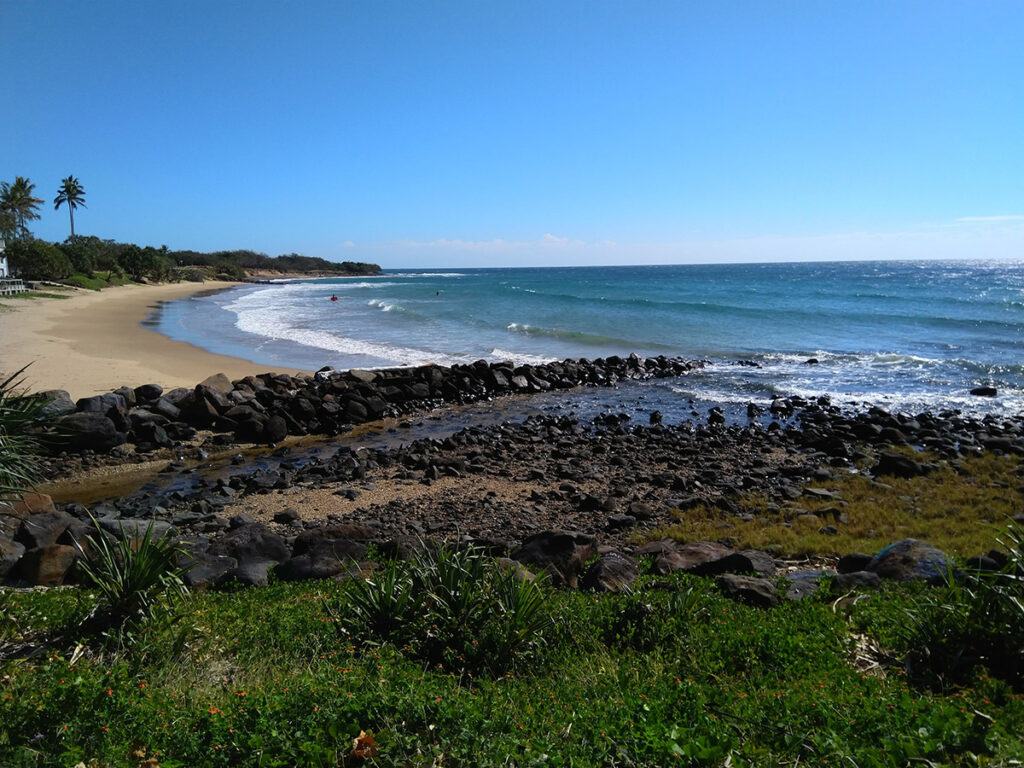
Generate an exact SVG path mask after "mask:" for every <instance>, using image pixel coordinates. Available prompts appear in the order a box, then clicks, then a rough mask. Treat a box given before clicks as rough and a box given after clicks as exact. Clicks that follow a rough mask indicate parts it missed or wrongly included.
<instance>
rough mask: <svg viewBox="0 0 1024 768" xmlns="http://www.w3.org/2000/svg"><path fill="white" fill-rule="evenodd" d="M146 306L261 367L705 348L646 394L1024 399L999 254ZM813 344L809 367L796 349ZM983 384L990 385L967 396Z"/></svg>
mask: <svg viewBox="0 0 1024 768" xmlns="http://www.w3.org/2000/svg"><path fill="white" fill-rule="evenodd" d="M332 295H335V296H337V297H338V300H337V301H333V302H332V301H330V297H331V296H332ZM157 320H158V329H159V330H160V331H161V332H163V333H165V334H167V335H168V336H171V337H172V338H176V339H180V340H184V341H188V342H191V343H193V344H196V345H197V346H200V347H203V348H206V349H209V350H211V351H214V352H220V353H223V354H230V355H234V356H238V357H243V358H246V359H249V360H252V361H254V362H257V363H260V364H266V365H267V366H268V367H279V368H280V367H284V368H306V369H317V368H320V367H322V366H324V365H330V366H332V367H335V368H351V367H375V366H393V365H415V364H420V363H427V362H434V363H442V364H452V363H457V362H462V363H465V362H472V361H473V360H477V359H480V358H484V359H488V360H508V359H511V360H515V361H518V362H539V361H543V360H552V359H563V358H567V357H572V358H577V357H589V358H594V357H604V356H608V355H612V354H618V355H626V354H629V353H631V352H636V353H638V354H640V355H660V354H664V355H680V356H684V357H690V358H707V359H709V360H711V362H712V365H711V366H710V367H709V368H708V369H707V370H705V371H704V372H702V373H699V374H693V375H690V376H688V377H686V378H685V379H680V380H676V381H674V382H672V383H671V384H661V385H658V386H656V387H654V388H653V389H652V390H651V392H650V393H649V396H651V397H654V398H655V399H658V398H662V399H664V398H669V399H671V398H675V399H679V398H683V399H686V400H688V399H691V398H692V399H694V400H697V401H700V402H701V403H704V402H714V403H722V404H730V403H746V402H747V401H754V402H767V401H768V400H770V399H771V398H772V397H775V396H778V395H789V394H802V395H819V394H830V395H832V396H833V397H836V398H840V399H842V400H847V401H853V400H856V401H866V402H872V403H878V404H880V405H885V406H888V407H902V408H906V409H908V410H910V409H912V410H924V409H937V408H962V409H966V410H991V409H995V410H1001V411H1011V412H1014V413H1020V412H1021V409H1022V406H1024V396H1022V379H1024V368H1022V363H1024V267H1022V265H1021V264H1020V263H1015V262H995V263H980V262H970V263H951V262H843V263H790V264H735V265H687V266H650V267H583V268H523V269H465V270H443V271H441V270H436V271H419V272H386V273H385V274H383V275H381V276H380V277H375V278H341V279H321V280H305V281H286V282H281V283H276V284H273V285H259V286H245V287H240V288H236V289H232V290H229V291H226V292H223V293H219V294H215V295H212V296H205V297H194V298H191V299H186V300H182V301H178V302H173V303H171V304H169V305H167V306H166V307H165V308H164V309H163V311H162V312H161V313H160V315H159V318H158V319H157ZM812 357H813V358H817V359H818V361H819V364H818V365H816V366H810V365H807V364H806V362H805V361H806V360H808V359H809V358H812ZM736 360H746V361H750V362H753V363H757V364H758V365H759V366H761V367H760V368H754V367H748V366H737V365H735V361H736ZM983 384H984V385H992V386H995V387H996V388H997V389H998V390H999V392H1000V394H999V396H998V397H997V398H995V399H994V400H988V399H986V400H984V401H982V400H980V399H979V398H976V397H971V396H970V395H969V394H968V392H969V390H970V389H971V388H972V387H976V386H979V385H983Z"/></svg>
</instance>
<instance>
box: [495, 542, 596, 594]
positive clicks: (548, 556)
mask: <svg viewBox="0 0 1024 768" xmlns="http://www.w3.org/2000/svg"><path fill="white" fill-rule="evenodd" d="M595 554H597V545H596V541H595V539H594V537H593V536H591V535H589V534H586V533H579V532H576V531H544V532H542V533H538V534H534V535H533V536H531V537H529V538H528V539H526V541H524V542H523V546H522V547H520V548H519V549H518V550H516V551H515V552H514V553H512V559H513V560H516V561H518V562H520V563H523V564H525V565H529V566H534V567H535V568H543V569H545V570H547V572H548V573H549V575H550V576H551V582H552V583H553V584H554V585H555V586H563V585H564V586H569V587H575V586H576V584H577V579H578V577H579V574H580V572H581V571H582V570H583V566H584V565H585V564H586V562H587V560H589V559H590V558H591V557H593V556H594V555H595Z"/></svg>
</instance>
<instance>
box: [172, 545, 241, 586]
mask: <svg viewBox="0 0 1024 768" xmlns="http://www.w3.org/2000/svg"><path fill="white" fill-rule="evenodd" d="M178 567H180V568H184V569H186V570H185V575H184V576H182V581H184V582H185V584H186V586H189V587H205V586H209V585H212V584H217V583H219V582H221V581H224V580H226V578H227V575H228V574H229V573H230V572H231V571H233V570H234V569H235V568H237V567H238V561H237V560H235V558H233V557H228V556H226V555H211V554H210V553H209V552H204V551H198V552H189V553H188V554H186V555H183V556H182V557H180V558H179V559H178Z"/></svg>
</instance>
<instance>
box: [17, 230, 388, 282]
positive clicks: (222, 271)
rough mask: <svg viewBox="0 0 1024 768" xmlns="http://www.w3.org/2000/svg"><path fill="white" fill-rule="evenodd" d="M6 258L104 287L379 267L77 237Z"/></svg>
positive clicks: (28, 272) (35, 272) (38, 276)
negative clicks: (155, 246)
mask: <svg viewBox="0 0 1024 768" xmlns="http://www.w3.org/2000/svg"><path fill="white" fill-rule="evenodd" d="M5 255H6V256H7V257H8V260H9V263H10V266H11V268H12V270H13V271H14V272H15V273H16V274H18V275H19V276H21V277H23V278H25V279H28V280H50V281H60V282H67V283H69V284H71V285H78V286H79V287H88V288H99V287H103V286H105V285H116V284H119V283H123V282H127V281H158V282H163V281H168V280H196V281H201V280H206V279H223V280H244V279H246V278H247V277H248V276H249V275H250V274H258V273H267V274H281V275H288V274H299V275H310V274H323V275H349V274H356V275H373V274H377V273H378V272H380V267H379V266H378V265H376V264H367V263H364V262H352V261H343V262H333V261H327V260H326V259H320V258H317V257H313V256H302V255H299V254H295V253H291V254H285V255H282V256H277V257H270V256H267V255H266V254H262V253H256V252H255V251H247V250H236V251H216V252H213V253H200V252H198V251H172V250H169V249H168V248H167V246H161V247H159V248H154V247H153V246H139V245H136V244H135V243H119V242H117V241H114V240H101V239H100V238H98V237H95V236H82V235H75V236H73V237H70V238H68V239H67V240H65V241H64V242H63V243H50V242H47V241H45V240H38V239H34V238H16V239H14V240H12V241H10V242H8V243H7V250H6V253H5Z"/></svg>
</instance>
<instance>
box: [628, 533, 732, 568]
mask: <svg viewBox="0 0 1024 768" xmlns="http://www.w3.org/2000/svg"><path fill="white" fill-rule="evenodd" d="M656 544H659V545H660V546H658V547H657V548H655V547H654V546H651V545H647V546H646V547H642V548H641V549H639V550H638V551H637V554H653V555H654V564H653V569H654V572H655V573H659V574H661V575H663V576H664V575H666V574H669V573H673V572H674V571H685V572H686V573H694V574H704V573H707V568H708V567H709V566H710V564H711V563H715V562H718V561H719V560H721V559H722V558H723V557H725V556H726V555H728V554H730V553H731V552H732V550H731V549H729V547H727V546H725V545H724V544H719V543H717V542H714V541H695V542H691V543H689V544H679V543H677V542H672V541H666V542H656Z"/></svg>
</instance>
